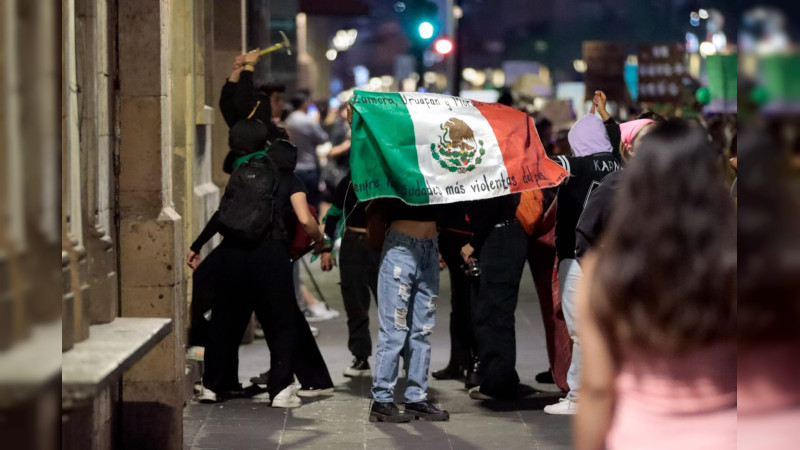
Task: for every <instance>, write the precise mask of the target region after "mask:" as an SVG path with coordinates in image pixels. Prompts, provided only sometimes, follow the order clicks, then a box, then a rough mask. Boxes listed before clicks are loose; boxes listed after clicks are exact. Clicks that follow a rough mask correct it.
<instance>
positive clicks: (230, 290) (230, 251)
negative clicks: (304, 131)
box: [187, 119, 333, 407]
mask: <svg viewBox="0 0 800 450" xmlns="http://www.w3.org/2000/svg"><path fill="white" fill-rule="evenodd" d="M265 136H266V127H265V126H264V124H263V123H261V122H259V121H256V120H252V119H251V120H245V121H240V122H239V123H237V124H236V125H235V126H234V127H233V128H232V129H231V139H230V142H231V145H232V151H235V152H237V153H242V154H245V155H250V154H252V153H262V152H263V156H262V155H260V154H259V155H256V156H255V157H270V158H271V159H272V161H273V162H274V163H275V165H276V166H277V167H278V168H279V169H280V180H279V186H278V190H277V193H276V197H275V204H274V211H275V212H276V215H277V216H278V218H277V220H275V223H274V224H273V227H272V229H271V230H268V231H266V232H265V234H264V236H263V237H262V238H261V239H259V240H257V241H255V242H251V241H241V240H237V239H234V238H232V237H226V238H225V239H223V241H222V243H221V244H220V245H219V246H218V247H217V248H215V249H214V250H213V251H212V252H211V254H210V255H209V257H208V258H207V260H206V261H204V263H206V264H208V263H210V264H211V265H212V267H213V270H214V271H215V272H216V276H217V279H216V280H215V281H216V282H215V283H214V286H213V299H212V308H211V323H210V324H209V337H208V343H207V347H206V353H205V372H204V374H203V385H204V387H205V388H207V390H206V391H205V392H204V394H203V397H201V400H205V401H209V402H214V401H216V400H217V395H216V394H217V393H220V394H224V393H225V392H226V391H228V390H237V389H239V388H240V385H239V381H238V348H239V344H240V342H241V339H242V335H243V334H244V330H245V328H246V327H247V323H248V321H249V320H250V316H251V315H252V313H253V312H254V311H255V313H256V316H257V317H258V319H259V321H261V323H262V324H264V329H265V337H266V340H267V344H268V345H269V349H270V360H271V363H270V365H271V373H270V377H269V382H268V384H267V392H268V393H269V396H270V399H271V400H272V406H274V407H297V406H300V399H299V398H298V397H297V393H296V391H297V388H296V386H295V385H294V375H295V374H296V375H297V376H298V378H299V379H300V382H301V383H302V389H301V391H300V393H304V395H305V396H314V395H319V394H321V393H330V392H332V391H333V382H332V381H331V378H330V375H329V373H328V369H327V367H326V365H325V361H324V360H323V358H322V355H321V353H320V352H319V348H318V347H317V345H316V342H315V341H314V337H313V336H312V335H311V331H310V329H309V328H308V325H307V324H306V321H305V318H304V317H303V314H302V313H301V312H300V310H299V309H298V308H297V303H296V302H295V299H294V289H293V287H292V268H291V264H290V262H289V243H288V240H287V234H286V225H285V223H286V222H287V221H288V220H290V218H291V212H292V211H293V212H294V213H295V214H296V216H297V220H298V221H300V223H302V224H303V227H304V228H305V230H306V232H307V233H309V235H310V236H311V237H312V239H314V241H315V242H318V246H317V248H316V250H317V251H319V250H320V249H321V247H322V244H323V239H322V233H321V232H320V230H319V227H318V226H317V223H316V221H315V220H314V218H313V217H312V216H311V214H310V213H309V210H308V204H307V203H306V201H305V190H304V187H303V184H302V182H301V181H300V180H299V179H298V178H297V177H296V176H294V174H293V173H292V170H293V168H294V162H295V159H296V150H295V149H294V147H292V146H291V145H290V144H289V143H288V142H285V141H278V143H276V144H273V145H272V146H271V147H270V149H269V151H268V152H264V151H263V150H262V149H263V142H264V139H265ZM267 155H268V156H267ZM236 167H237V161H234V162H233V168H234V169H235V168H236ZM218 216H219V212H216V213H215V214H214V215H213V216H212V218H211V220H210V221H209V222H208V224H207V225H206V227H205V228H204V229H203V231H202V232H201V233H200V235H199V237H198V238H197V240H195V242H194V243H193V244H192V245H191V251H190V252H189V255H188V258H187V262H188V264H189V267H191V268H192V269H195V268H197V266H198V264H199V263H200V256H199V252H200V249H201V248H202V246H203V245H204V244H205V243H206V242H207V241H208V240H209V239H210V238H211V237H212V236H213V235H214V234H216V233H217V232H218V231H220V224H219V220H218ZM291 220H293V219H291Z"/></svg>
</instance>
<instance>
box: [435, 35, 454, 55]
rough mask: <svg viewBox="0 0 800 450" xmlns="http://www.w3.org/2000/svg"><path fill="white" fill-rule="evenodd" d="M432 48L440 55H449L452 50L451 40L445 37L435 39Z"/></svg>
mask: <svg viewBox="0 0 800 450" xmlns="http://www.w3.org/2000/svg"><path fill="white" fill-rule="evenodd" d="M433 49H434V50H436V53H438V54H440V55H449V54H450V53H451V52H452V51H453V41H451V40H450V39H447V38H441V39H437V40H436V42H434V43H433Z"/></svg>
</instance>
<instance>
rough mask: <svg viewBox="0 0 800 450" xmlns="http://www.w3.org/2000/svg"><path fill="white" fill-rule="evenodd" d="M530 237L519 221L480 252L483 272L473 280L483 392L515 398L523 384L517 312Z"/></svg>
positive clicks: (493, 237) (493, 234)
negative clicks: (520, 284) (518, 364)
mask: <svg viewBox="0 0 800 450" xmlns="http://www.w3.org/2000/svg"><path fill="white" fill-rule="evenodd" d="M527 247H528V241H527V238H526V235H525V232H524V231H523V230H522V227H521V226H520V225H519V224H515V225H507V226H503V227H495V228H493V229H492V231H491V232H490V233H489V236H488V237H487V238H486V242H485V243H484V244H483V248H482V249H481V251H480V255H479V261H480V268H481V275H480V277H479V280H478V282H477V283H473V291H472V323H473V329H474V331H475V345H476V347H477V350H478V357H479V358H480V361H481V375H482V377H483V382H482V383H481V392H483V393H484V394H487V395H491V396H492V397H495V398H514V397H515V396H516V394H517V388H518V386H519V375H518V374H517V370H516V368H515V366H516V363H517V342H516V336H515V332H514V311H515V310H516V308H517V297H518V295H519V283H520V279H521V278H522V270H523V268H524V267H525V257H526V253H527Z"/></svg>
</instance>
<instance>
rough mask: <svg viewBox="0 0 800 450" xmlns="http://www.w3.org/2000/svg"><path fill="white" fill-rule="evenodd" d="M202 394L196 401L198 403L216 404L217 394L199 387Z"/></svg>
mask: <svg viewBox="0 0 800 450" xmlns="http://www.w3.org/2000/svg"><path fill="white" fill-rule="evenodd" d="M201 390H202V392H201V393H200V396H199V397H198V398H197V400H198V401H199V402H200V403H217V394H216V393H215V392H214V391H212V390H210V389H208V388H205V387H201Z"/></svg>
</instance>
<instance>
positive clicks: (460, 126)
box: [350, 91, 569, 205]
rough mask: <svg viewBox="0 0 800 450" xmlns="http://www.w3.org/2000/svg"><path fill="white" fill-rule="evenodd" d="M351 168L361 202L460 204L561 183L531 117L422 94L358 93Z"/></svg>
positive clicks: (560, 174)
mask: <svg viewBox="0 0 800 450" xmlns="http://www.w3.org/2000/svg"><path fill="white" fill-rule="evenodd" d="M350 103H351V105H352V107H353V123H352V130H351V131H352V147H351V149H350V152H351V154H350V167H351V170H352V178H353V186H354V188H355V191H356V195H357V196H358V198H359V200H362V201H364V200H369V199H373V198H378V197H396V198H399V199H401V200H403V201H404V202H406V203H408V204H410V205H427V204H435V203H453V202H460V201H465V200H478V199H485V198H490V197H497V196H501V195H506V194H511V193H515V192H522V191H526V190H531V189H542V188H548V187H552V186H557V185H559V184H560V183H561V182H562V181H564V180H565V179H566V178H567V176H568V175H569V173H568V172H566V171H565V170H564V169H562V168H561V166H559V165H558V164H556V163H555V162H553V161H551V160H550V159H548V158H547V156H546V155H545V152H544V148H543V147H542V143H541V141H540V140H539V135H538V134H537V133H536V127H535V126H534V124H533V120H531V118H530V117H528V115H527V114H525V113H523V112H521V111H517V110H515V109H513V108H510V107H507V106H503V105H500V104H496V103H483V102H478V101H472V100H466V99H462V98H458V97H452V96H448V95H439V94H426V93H417V92H392V93H386V92H366V91H355V94H354V95H353V97H352V98H351V100H350Z"/></svg>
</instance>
